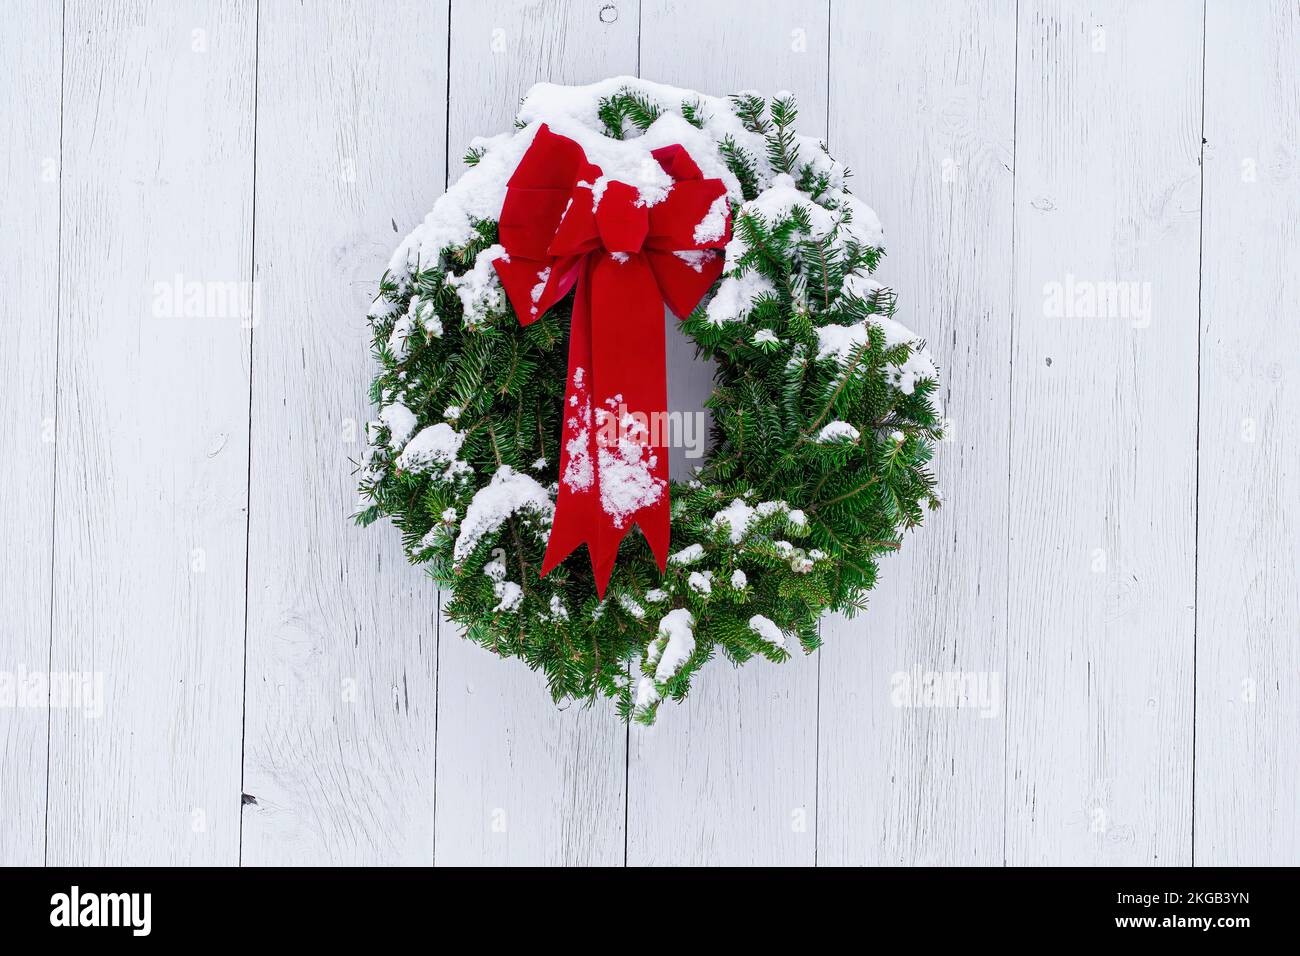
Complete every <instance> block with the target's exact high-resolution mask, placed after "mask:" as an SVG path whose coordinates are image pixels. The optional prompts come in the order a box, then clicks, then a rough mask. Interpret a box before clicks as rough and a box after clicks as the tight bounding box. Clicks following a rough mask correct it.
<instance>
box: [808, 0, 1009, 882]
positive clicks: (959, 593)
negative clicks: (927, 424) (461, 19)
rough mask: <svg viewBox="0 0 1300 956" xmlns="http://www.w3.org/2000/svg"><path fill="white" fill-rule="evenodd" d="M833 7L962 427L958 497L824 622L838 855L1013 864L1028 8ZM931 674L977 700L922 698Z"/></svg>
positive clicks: (823, 777) (887, 211)
mask: <svg viewBox="0 0 1300 956" xmlns="http://www.w3.org/2000/svg"><path fill="white" fill-rule="evenodd" d="M832 9H833V12H834V20H833V25H832V30H831V36H832V37H833V38H834V39H833V45H832V49H831V91H832V92H831V136H830V146H831V149H832V151H833V152H834V153H835V154H836V155H837V156H838V157H840V158H841V159H843V160H844V161H846V162H848V164H849V165H850V167H851V168H853V169H854V171H855V176H854V179H853V183H852V185H853V188H854V190H855V191H856V192H857V193H858V194H860V195H861V196H863V197H864V198H865V199H866V201H867V202H868V203H870V204H871V205H872V206H873V207H874V208H875V209H876V211H877V213H879V215H880V217H881V220H882V222H883V223H884V224H885V236H886V250H887V253H888V254H887V256H886V257H885V259H884V260H883V262H882V265H881V268H880V270H879V271H878V273H877V277H878V278H880V279H881V281H883V282H885V283H886V284H887V285H890V286H892V287H893V289H894V290H895V292H896V294H897V295H898V318H899V319H900V321H902V322H904V323H906V324H907V325H909V326H910V327H911V328H912V329H914V330H915V331H916V332H918V333H919V334H921V335H923V336H924V337H925V338H926V339H927V341H928V343H929V346H930V348H931V350H932V352H933V353H934V356H935V359H936V361H937V362H938V364H939V366H940V369H941V375H942V382H943V387H942V389H941V391H940V393H939V396H940V400H941V402H942V403H943V404H944V405H945V406H947V407H948V412H949V414H950V415H951V418H952V421H951V422H950V425H949V437H948V439H947V440H946V441H945V442H944V443H942V444H941V445H940V446H939V448H938V450H937V454H936V458H935V464H934V467H935V470H936V473H937V474H938V475H939V479H940V487H941V489H942V490H943V491H944V493H945V494H944V498H945V504H944V505H943V507H942V508H940V509H939V511H937V512H935V513H932V514H930V515H928V516H927V518H926V524H925V526H924V527H923V528H922V529H921V530H920V531H918V532H917V533H915V534H913V535H910V536H908V537H907V538H906V540H905V541H904V546H903V549H902V551H901V552H900V553H899V554H898V555H896V556H893V557H890V558H887V559H885V560H884V561H883V562H882V564H881V569H880V570H881V580H880V583H879V585H878V586H877V588H876V591H875V593H874V594H873V596H872V598H871V603H870V606H869V609H868V611H867V613H866V614H865V615H859V616H857V617H855V618H854V619H852V620H847V619H845V618H843V617H835V618H832V619H829V620H828V621H827V622H826V623H825V624H823V627H822V635H823V638H824V639H825V641H826V647H825V648H824V649H823V651H822V652H821V653H822V661H821V718H820V743H821V749H820V766H819V784H820V789H819V794H818V804H817V805H818V862H819V863H824V864H826V863H829V864H864V863H866V864H900V863H901V864H925V865H984V866H987V865H990V864H998V863H1001V861H1002V800H1003V779H1002V767H1003V745H1004V740H1005V727H1006V725H1005V707H1004V700H1003V693H1002V692H1003V690H1004V684H1003V680H1002V678H1003V674H1002V672H1003V655H1004V653H1005V647H1006V645H1005V641H1006V617H1005V610H1006V533H1007V524H1006V521H1007V488H1008V482H1007V467H1006V466H1007V419H1008V409H1007V389H1008V387H1009V373H1010V369H1009V360H1010V354H1011V353H1010V349H1011V342H1010V335H1011V318H1010V315H1011V252H1012V242H1011V222H1012V214H1011V209H1012V206H1011V198H1012V181H1013V177H1012V149H1013V145H1012V138H1013V122H1014V118H1015V30H1016V25H1015V4H1014V3H1012V2H1010V0H1005V2H998V3H995V4H988V5H984V4H971V5H968V6H965V7H963V8H962V9H961V10H959V11H958V10H954V9H953V7H952V6H951V5H950V4H946V3H943V2H941V0H932V2H928V3H926V4H923V5H921V6H919V7H918V6H917V5H916V4H908V5H906V6H904V5H900V4H895V3H886V2H875V3H870V4H860V5H851V6H850V5H840V4H836V5H835V6H834V7H833V8H832ZM927 674H933V675H944V676H943V677H940V678H938V679H941V680H942V679H951V680H957V679H961V680H969V681H971V684H970V685H969V686H970V689H971V692H970V693H969V694H968V695H967V696H966V697H964V698H959V697H954V698H952V699H947V698H944V699H940V700H938V703H939V704H940V706H924V705H923V706H911V705H913V704H916V703H917V701H915V700H914V699H913V698H911V697H910V696H909V695H908V694H907V690H908V683H905V682H910V683H912V684H915V683H918V682H922V681H924V680H925V679H926V677H925V675H927ZM922 703H923V702H922Z"/></svg>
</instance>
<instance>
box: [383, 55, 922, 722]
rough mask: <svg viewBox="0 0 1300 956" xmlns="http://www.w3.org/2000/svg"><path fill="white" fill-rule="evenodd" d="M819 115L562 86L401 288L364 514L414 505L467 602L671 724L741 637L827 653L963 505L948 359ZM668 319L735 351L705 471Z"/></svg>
mask: <svg viewBox="0 0 1300 956" xmlns="http://www.w3.org/2000/svg"><path fill="white" fill-rule="evenodd" d="M795 117H796V109H795V103H794V99H793V97H791V96H790V95H788V94H784V93H781V94H777V95H776V96H775V97H773V98H772V99H770V100H768V99H765V98H764V97H762V96H759V95H757V94H753V93H741V94H737V95H734V96H732V97H730V98H727V99H723V98H717V97H711V96H705V95H702V94H699V93H695V92H692V91H689V90H681V89H674V88H671V87H666V86H661V85H658V84H653V83H648V82H645V81H642V80H638V79H634V78H631V77H620V78H616V79H612V80H607V81H604V82H602V83H597V84H594V85H592V86H585V87H563V86H554V85H550V84H540V85H538V86H536V87H534V88H533V89H532V90H531V91H530V92H529V94H528V96H527V97H526V98H525V100H524V102H523V104H522V106H521V108H520V112H519V117H518V120H517V122H516V129H515V131H514V132H511V133H506V134H503V135H499V136H495V137H492V138H486V139H477V140H475V141H474V143H473V146H472V148H471V150H470V152H469V155H468V156H467V157H466V162H467V163H468V164H469V166H470V169H469V170H468V171H467V172H466V173H465V174H464V175H463V176H462V177H461V178H460V180H459V181H458V182H457V183H456V184H455V185H453V186H451V188H449V189H448V190H447V192H446V193H445V194H444V195H443V196H442V197H441V198H440V199H439V200H438V202H437V203H436V205H435V206H434V208H433V211H432V212H431V213H430V214H429V215H428V217H427V218H426V219H425V220H424V222H423V223H422V224H421V225H420V226H419V227H417V228H416V229H415V231H414V232H412V233H411V234H410V235H409V236H408V237H407V238H406V239H405V241H403V242H402V244H401V246H400V247H399V248H398V249H397V251H396V253H395V254H394V256H393V259H392V262H391V263H390V265H389V268H388V271H387V273H386V274H385V275H384V278H383V280H382V282H381V285H380V292H379V295H378V297H377V299H376V301H375V305H374V307H373V308H372V309H371V311H370V314H369V320H370V323H371V326H372V328H373V333H374V344H373V351H374V354H375V356H376V358H377V360H378V363H379V365H380V371H379V374H378V376H377V377H376V378H375V380H374V383H373V385H372V388H371V399H372V401H373V402H375V403H376V404H377V405H378V406H379V415H378V419H377V420H376V421H374V422H372V423H371V424H370V426H369V428H368V445H367V451H366V456H365V458H364V460H363V461H362V462H361V463H360V468H361V493H362V496H363V503H364V507H363V509H362V511H361V512H360V514H359V515H358V516H357V517H358V520H359V521H360V522H361V523H363V524H369V523H371V522H373V521H375V520H377V519H378V518H379V517H381V516H383V515H387V516H389V518H391V519H392V521H393V523H394V524H396V526H397V527H398V528H399V529H400V530H401V533H402V539H403V542H404V544H405V548H406V551H407V553H408V555H409V556H410V559H411V561H412V562H414V563H417V564H422V565H425V566H426V567H427V568H428V570H429V573H430V574H431V575H432V576H433V578H434V579H435V580H436V581H437V583H438V585H439V587H440V588H442V589H443V591H444V592H445V595H446V599H445V600H444V603H443V613H444V614H445V616H446V617H448V618H449V619H451V620H452V621H454V622H457V623H458V624H461V625H463V626H464V627H465V629H466V634H467V635H468V637H470V638H471V639H472V640H474V641H476V642H478V643H479V644H482V645H484V646H486V647H488V648H490V649H491V650H493V651H494V652H496V653H497V654H499V655H502V656H514V657H519V658H521V659H522V660H524V661H525V662H526V663H527V664H528V666H529V667H531V668H534V669H541V670H542V671H543V672H544V673H545V675H546V678H547V681H548V684H549V687H550V690H551V693H552V695H553V697H554V698H555V699H556V700H557V701H558V700H563V699H572V698H582V699H587V700H594V699H595V698H596V697H597V696H599V695H604V696H608V697H612V698H614V699H615V700H617V702H618V706H619V710H620V713H622V715H623V716H624V717H625V718H634V719H637V720H640V721H643V722H646V723H649V722H651V721H653V719H654V716H655V712H656V710H657V707H658V704H659V703H660V701H662V700H663V699H664V698H665V697H671V698H674V699H680V698H681V697H683V696H684V695H685V694H686V692H687V690H688V688H689V684H690V681H691V678H692V676H693V675H694V674H695V673H696V672H697V671H698V670H699V669H700V667H701V666H703V665H704V663H705V662H706V661H708V660H709V659H710V658H712V657H713V656H714V654H715V653H716V652H717V651H718V650H721V651H722V653H724V654H725V655H726V656H727V657H729V658H731V659H732V660H733V661H735V662H737V663H739V662H744V661H746V660H748V659H750V658H753V657H763V658H766V659H768V660H771V661H782V660H785V659H786V658H787V656H788V655H789V653H790V650H791V648H792V646H793V644H794V643H795V642H797V643H798V644H799V645H800V646H801V647H802V648H803V649H804V650H805V651H806V652H810V651H812V650H813V649H815V648H816V647H817V646H818V643H819V639H818V632H817V621H818V618H819V617H820V615H821V614H822V613H823V612H825V611H828V610H834V611H843V612H847V613H852V612H854V611H856V610H858V609H861V608H863V607H864V606H865V600H866V595H867V592H868V591H869V590H870V589H871V587H872V586H873V585H874V582H875V579H876V570H877V558H878V557H879V556H880V555H881V554H883V553H886V552H890V551H893V550H895V549H897V548H898V547H899V544H900V532H901V531H902V530H904V529H907V528H911V527H914V526H915V525H917V524H918V523H919V522H920V521H921V520H922V514H923V506H928V507H931V508H933V507H936V506H937V504H938V499H937V494H936V491H935V481H934V477H933V475H932V473H931V472H930V470H929V468H928V465H929V462H930V458H931V453H932V447H933V443H934V442H935V441H936V440H938V439H939V438H940V437H941V435H940V427H939V422H938V418H937V414H936V409H935V398H934V394H935V389H936V387H937V384H936V369H935V366H934V364H933V362H932V361H931V359H930V357H929V355H928V354H927V352H926V351H925V348H924V344H923V343H922V342H920V341H919V340H918V339H917V337H916V336H915V335H914V334H912V333H911V332H910V331H909V330H908V329H907V328H905V327H904V326H903V325H901V324H900V323H898V322H897V321H895V320H894V319H893V318H891V316H892V313H893V310H894V298H893V295H892V293H891V292H890V291H889V290H888V289H886V288H884V287H883V286H881V285H880V284H879V283H878V282H876V281H874V280H873V279H871V278H870V273H871V272H872V271H873V270H874V269H875V267H876V264H877V262H878V260H879V258H880V257H881V255H882V254H883V252H882V231H881V227H880V223H879V221H878V219H877V218H876V215H875V213H873V212H872V210H871V209H869V208H868V207H867V206H865V205H864V204H863V203H862V202H861V201H860V200H858V199H857V198H856V197H854V196H853V195H852V194H851V193H850V192H849V190H848V189H847V188H846V185H845V180H846V178H847V177H848V170H847V169H846V168H845V167H844V166H843V165H842V164H840V163H838V162H836V161H835V160H833V159H832V158H831V157H830V155H829V154H828V153H827V151H826V148H825V146H824V145H822V144H821V143H820V142H818V141H817V140H815V139H813V138H810V137H807V136H801V135H799V134H798V133H796V132H795V128H794V123H795ZM665 306H666V307H667V308H668V309H669V310H670V311H671V312H672V313H673V314H675V315H676V316H677V317H678V320H679V321H680V328H681V330H682V331H683V333H684V334H685V335H686V336H688V337H689V338H690V339H691V340H692V341H693V342H694V343H695V345H696V347H697V350H698V352H699V353H701V354H702V355H706V356H710V357H712V359H713V360H714V362H715V363H716V373H715V387H714V390H713V393H712V396H711V397H710V399H709V400H708V402H707V407H708V409H709V411H710V413H711V415H712V424H711V427H710V432H711V433H710V441H709V448H708V454H707V456H706V457H705V459H704V463H703V465H702V466H700V467H698V468H697V469H696V473H695V475H694V477H693V478H691V479H690V480H688V481H684V482H683V481H670V480H669V476H668V471H667V455H666V449H665V447H664V446H665V442H666V438H665V437H664V436H663V435H662V434H660V433H659V432H658V430H657V429H656V427H655V426H656V425H657V424H658V422H659V420H660V419H659V416H661V415H662V414H663V413H664V408H665V403H666V386H665V370H664V351H665V345H664V342H665V333H664V309H665ZM633 526H637V527H639V528H640V532H641V533H639V534H638V533H628V532H629V531H630V530H631V529H632V528H633ZM583 544H585V545H586V553H584V552H583V551H582V550H581V546H582V545H583Z"/></svg>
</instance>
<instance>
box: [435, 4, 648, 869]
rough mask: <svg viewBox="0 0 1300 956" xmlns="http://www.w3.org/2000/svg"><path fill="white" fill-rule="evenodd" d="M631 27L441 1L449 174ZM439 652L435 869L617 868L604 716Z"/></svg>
mask: <svg viewBox="0 0 1300 956" xmlns="http://www.w3.org/2000/svg"><path fill="white" fill-rule="evenodd" d="M603 6H609V7H612V8H613V11H614V16H613V22H603V21H602V20H601V8H602V7H603ZM604 15H605V17H606V19H609V18H610V17H611V13H610V11H606V12H605V14H604ZM636 23H637V5H636V3H635V2H629V0H618V2H616V3H610V4H605V3H599V2H590V0H572V2H557V0H547V2H542V3H533V2H523V0H511V2H505V3H496V4H492V5H491V6H487V5H480V4H465V3H453V4H452V22H451V46H450V50H451V80H450V90H449V106H448V116H449V117H450V127H449V130H448V135H447V143H448V153H449V156H450V158H451V159H452V160H453V162H452V164H451V165H452V168H453V170H459V168H460V167H459V165H457V163H458V161H459V157H461V156H463V155H464V153H465V149H466V148H467V147H468V146H469V142H470V140H471V139H472V138H473V137H475V136H485V135H492V134H494V133H496V132H499V131H501V130H507V129H509V128H510V126H511V123H512V122H513V119H514V115H515V113H516V111H517V109H518V104H519V100H520V98H521V97H522V96H523V95H524V94H525V93H526V92H527V91H528V88H529V87H530V86H531V85H532V84H533V83H535V82H538V81H542V80H546V81H550V82H556V83H591V82H594V81H596V80H599V79H603V78H604V77H606V76H610V75H617V74H620V73H633V72H635V70H636ZM454 175H456V172H453V176H454ZM439 653H440V656H441V665H440V668H439V680H438V827H437V829H438V833H437V855H436V862H437V864H438V865H457V864H461V865H465V864H473V865H478V864H512V865H513V864H567V865H575V864H602V865H609V864H619V863H622V862H623V855H624V838H623V817H624V812H625V807H624V800H625V798H624V785H625V782H626V752H625V746H626V730H625V728H624V726H623V725H622V723H620V722H619V720H618V718H617V715H616V714H615V713H614V710H613V708H612V707H609V706H606V705H604V704H601V705H599V706H596V707H592V708H583V707H582V706H573V707H569V708H568V709H567V710H564V711H559V710H557V709H556V708H555V706H554V705H553V704H552V703H551V699H550V696H549V694H548V693H547V690H546V683H545V681H544V680H543V678H542V676H541V675H540V674H537V673H534V672H531V671H529V670H528V669H527V668H526V667H524V666H523V665H522V664H521V663H520V662H518V661H502V660H499V659H497V658H495V657H494V656H493V655H492V654H491V653H489V652H488V651H487V650H485V649H483V648H481V647H479V646H477V645H475V644H472V643H470V642H468V641H466V640H464V639H463V638H462V636H461V634H460V633H459V632H458V629H457V628H456V626H455V625H453V624H451V623H450V622H447V621H444V622H443V624H442V628H441V636H440V640H439Z"/></svg>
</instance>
